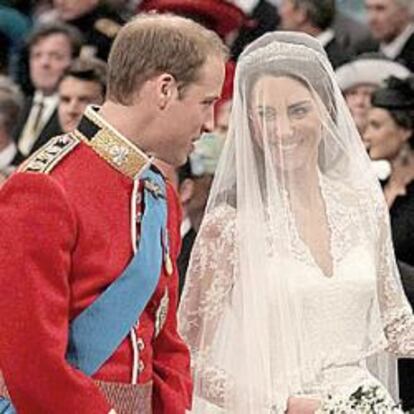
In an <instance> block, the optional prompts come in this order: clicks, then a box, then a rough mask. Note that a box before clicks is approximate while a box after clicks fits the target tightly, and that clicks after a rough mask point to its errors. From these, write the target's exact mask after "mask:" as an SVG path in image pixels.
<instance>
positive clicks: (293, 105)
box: [289, 99, 312, 108]
mask: <svg viewBox="0 0 414 414" xmlns="http://www.w3.org/2000/svg"><path fill="white" fill-rule="evenodd" d="M311 103H312V102H311V100H310V99H306V100H303V101H299V102H295V103H293V104H291V105H289V108H296V107H297V106H303V105H309V104H311Z"/></svg>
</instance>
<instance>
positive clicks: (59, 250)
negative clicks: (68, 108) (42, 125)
mask: <svg viewBox="0 0 414 414" xmlns="http://www.w3.org/2000/svg"><path fill="white" fill-rule="evenodd" d="M225 59H226V50H225V47H224V46H223V44H222V42H221V40H220V39H219V38H218V37H217V35H215V34H214V33H213V32H210V31H208V30H206V29H204V28H202V27H201V26H200V25H198V24H197V23H194V22H192V21H190V20H187V19H184V18H180V17H175V16H169V15H165V16H157V15H143V16H139V17H138V18H136V19H135V20H133V21H131V22H130V23H128V24H127V25H126V26H124V27H123V28H122V29H121V31H120V32H119V34H118V36H117V38H116V40H115V42H114V44H113V47H112V50H111V53H110V57H109V61H108V65H109V76H108V94H107V99H106V101H105V103H104V104H103V106H102V107H100V108H97V107H88V109H87V110H86V112H85V114H84V117H83V118H82V120H81V122H80V124H79V126H78V128H77V129H76V130H74V131H73V132H71V133H69V134H66V135H62V136H59V137H56V138H53V139H52V140H51V141H50V142H49V143H48V144H46V146H44V147H43V148H41V149H40V150H39V151H38V152H37V153H35V154H34V155H33V156H32V157H31V158H29V159H28V160H27V161H26V162H25V164H24V165H23V166H22V167H20V170H19V171H18V172H17V173H15V174H14V175H13V176H12V177H11V178H10V179H9V180H8V181H7V182H6V183H5V184H4V186H3V187H2V189H1V191H0V228H1V236H0V286H1V291H0V369H1V375H0V412H6V413H13V412H16V411H17V412H18V413H19V414H46V413H47V414H55V413H56V414H62V413H79V414H82V413H85V414H86V413H87V414H95V413H96V414H107V413H109V412H111V413H117V414H132V413H139V414H149V413H156V414H161V413H166V414H184V412H185V410H186V409H189V408H190V404H191V379H190V368H189V365H190V361H189V354H188V351H187V348H186V346H185V344H184V343H183V342H182V340H181V339H180V337H179V335H178V334H177V330H176V303H177V270H176V265H175V259H176V257H177V254H178V251H179V244H180V242H179V224H180V209H179V206H178V202H177V198H176V195H175V193H174V190H173V189H172V187H171V186H170V184H169V183H168V182H167V183H166V182H165V180H164V178H163V177H162V175H161V174H160V172H159V171H158V170H157V169H156V167H154V166H153V164H152V161H153V159H154V158H159V159H161V160H163V161H165V162H167V163H170V164H172V165H176V166H178V165H180V164H182V163H184V162H185V160H186V159H187V156H188V154H189V153H190V152H191V150H192V148H193V141H194V140H196V139H197V138H198V137H199V136H200V134H201V133H202V132H205V131H210V130H212V128H213V117H214V113H213V111H214V103H215V101H216V100H217V99H218V98H219V95H220V91H221V86H222V83H223V78H224V62H225ZM2 410H3V411H2Z"/></svg>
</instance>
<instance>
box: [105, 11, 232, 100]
mask: <svg viewBox="0 0 414 414" xmlns="http://www.w3.org/2000/svg"><path fill="white" fill-rule="evenodd" d="M211 55H213V56H214V55H215V56H219V57H222V58H223V60H224V59H226V58H227V48H226V46H225V45H224V43H223V42H222V40H221V39H220V38H219V36H218V35H217V34H216V33H214V32H213V31H211V30H208V29H206V28H204V27H203V26H201V25H200V24H198V23H196V22H194V21H192V20H190V19H186V18H184V17H179V16H175V15H172V14H163V15H158V14H155V13H149V14H140V15H138V16H137V17H136V18H134V19H133V20H132V21H130V22H129V23H128V24H126V25H125V26H124V27H123V28H122V29H121V30H120V32H119V33H118V35H117V37H116V39H115V41H114V43H113V45H112V49H111V52H110V54H109V58H108V99H110V100H112V101H115V102H118V103H121V104H124V105H128V104H130V103H131V102H132V98H133V96H134V95H135V94H136V93H137V91H139V89H140V87H141V86H142V84H143V83H144V82H146V81H147V80H148V79H150V78H152V77H153V76H156V75H157V74H161V73H169V74H171V75H172V76H173V77H174V78H175V80H176V81H177V83H178V85H179V88H180V90H182V89H183V88H184V87H185V86H187V85H188V84H190V83H193V82H195V81H197V77H198V75H199V70H200V68H201V67H202V66H203V64H204V63H205V62H206V60H207V58H208V57H209V56H211Z"/></svg>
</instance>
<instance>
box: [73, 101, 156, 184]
mask: <svg viewBox="0 0 414 414" xmlns="http://www.w3.org/2000/svg"><path fill="white" fill-rule="evenodd" d="M98 110H99V107H96V106H88V107H87V108H86V111H85V113H84V115H83V117H82V119H81V121H80V123H79V125H78V127H77V129H75V131H74V132H73V134H74V135H75V136H76V137H77V138H79V139H80V140H81V141H83V142H84V143H86V144H87V145H88V146H90V147H91V148H92V149H93V150H94V151H95V152H96V153H97V154H98V155H100V156H101V157H102V158H103V159H104V160H105V161H106V162H108V163H109V164H110V165H111V166H112V167H114V168H115V169H117V170H118V171H119V172H121V173H122V174H125V175H126V176H128V177H130V178H132V179H134V178H136V177H137V176H139V175H140V174H141V173H142V172H143V171H144V170H145V169H146V168H147V167H149V165H150V164H151V161H152V159H151V158H150V157H148V155H146V154H145V153H144V152H143V151H141V150H140V149H139V148H138V147H137V146H136V145H134V144H133V143H132V142H131V141H129V140H128V139H127V138H125V137H124V136H123V135H121V134H120V133H119V132H118V131H117V130H116V129H115V128H114V127H112V126H111V125H110V124H109V123H108V122H106V121H105V120H104V119H103V118H102V117H101V116H100V115H99V112H98Z"/></svg>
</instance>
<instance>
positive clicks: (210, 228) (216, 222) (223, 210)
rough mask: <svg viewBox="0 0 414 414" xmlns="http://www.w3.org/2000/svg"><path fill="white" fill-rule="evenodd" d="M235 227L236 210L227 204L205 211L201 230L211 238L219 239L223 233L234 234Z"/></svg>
mask: <svg viewBox="0 0 414 414" xmlns="http://www.w3.org/2000/svg"><path fill="white" fill-rule="evenodd" d="M235 225H236V209H235V207H233V206H231V205H230V204H228V203H221V204H219V205H217V206H216V207H214V208H212V209H211V210H209V211H207V212H206V214H205V216H204V219H203V223H202V230H203V231H204V232H208V233H209V234H210V235H211V236H215V237H220V236H222V235H223V233H226V232H229V231H230V232H234V229H235Z"/></svg>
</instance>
